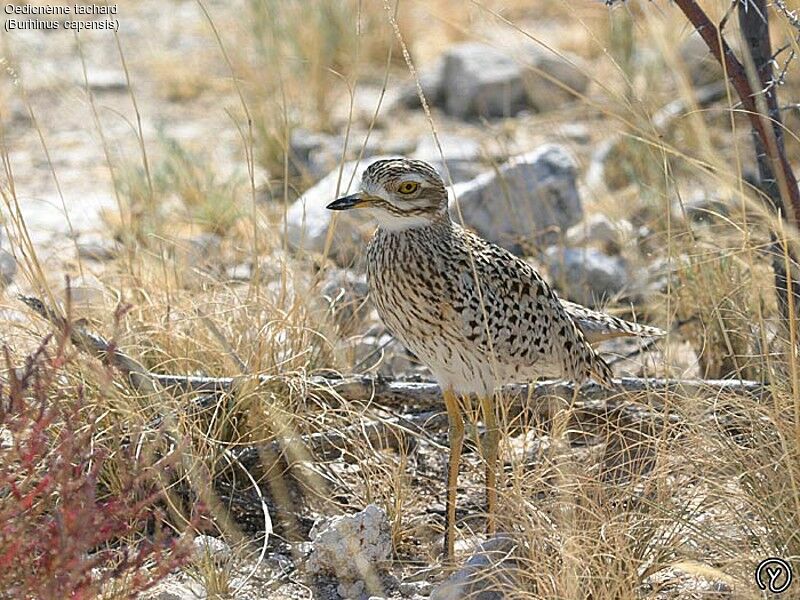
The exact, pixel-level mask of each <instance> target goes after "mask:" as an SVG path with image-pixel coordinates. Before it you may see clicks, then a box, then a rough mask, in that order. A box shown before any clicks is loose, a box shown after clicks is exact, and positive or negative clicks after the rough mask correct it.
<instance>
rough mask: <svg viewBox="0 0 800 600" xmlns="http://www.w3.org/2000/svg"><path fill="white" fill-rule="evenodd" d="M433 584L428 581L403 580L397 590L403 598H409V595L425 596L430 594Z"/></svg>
mask: <svg viewBox="0 0 800 600" xmlns="http://www.w3.org/2000/svg"><path fill="white" fill-rule="evenodd" d="M432 590H433V585H432V584H431V583H430V582H428V581H404V582H403V583H401V584H400V585H399V586H398V589H397V591H398V592H400V595H401V596H402V597H403V598H410V597H411V596H425V597H428V596H430V595H431V591H432Z"/></svg>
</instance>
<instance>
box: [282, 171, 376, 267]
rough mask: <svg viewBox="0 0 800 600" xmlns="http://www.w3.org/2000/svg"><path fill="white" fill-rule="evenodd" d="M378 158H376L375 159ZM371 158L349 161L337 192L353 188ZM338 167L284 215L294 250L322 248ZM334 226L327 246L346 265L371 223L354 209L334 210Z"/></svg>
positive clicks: (364, 238) (333, 196)
mask: <svg viewBox="0 0 800 600" xmlns="http://www.w3.org/2000/svg"><path fill="white" fill-rule="evenodd" d="M375 160H377V158H376V159H375ZM372 162H373V160H362V161H360V162H359V161H350V162H347V163H345V164H344V166H343V168H342V176H341V186H340V187H339V191H338V195H339V196H343V195H345V194H349V193H352V192H354V191H356V190H357V189H358V187H359V185H360V182H361V175H362V173H363V172H364V171H365V170H366V168H367V167H368V166H369V165H370V164H371V163H372ZM339 181H340V179H339V169H334V170H333V171H331V172H330V173H328V175H326V176H325V177H323V178H322V180H321V181H319V182H318V183H317V184H316V185H314V186H313V187H312V188H310V189H308V190H307V191H306V192H305V193H304V194H303V195H302V196H300V198H298V199H297V200H296V201H295V202H294V204H292V206H290V207H289V210H288V212H287V215H286V219H287V228H286V235H287V238H288V241H289V244H291V245H292V247H293V248H294V249H295V250H301V251H305V252H314V253H320V252H322V251H323V250H324V248H325V241H326V239H327V236H328V226H329V224H330V223H331V219H332V217H333V213H332V212H331V211H329V210H328V209H326V208H325V206H327V205H328V204H329V203H331V202H333V201H334V200H336V198H337V190H336V188H337V185H338V184H339ZM336 214H337V217H336V229H335V230H334V233H333V239H332V244H331V246H330V256H331V258H333V259H334V260H335V261H336V262H337V263H338V264H340V265H349V264H351V263H352V262H353V260H354V258H355V257H356V255H357V254H359V253H360V251H361V246H362V245H363V244H364V243H365V242H366V241H367V240H368V239H369V237H370V235H371V234H372V231H373V230H374V225H373V224H371V223H370V222H369V220H368V219H364V218H363V216H362V217H361V218H358V216H357V215H356V214H354V213H353V211H342V212H338V213H336Z"/></svg>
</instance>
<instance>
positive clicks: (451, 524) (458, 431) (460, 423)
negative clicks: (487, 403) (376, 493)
mask: <svg viewBox="0 0 800 600" xmlns="http://www.w3.org/2000/svg"><path fill="white" fill-rule="evenodd" d="M444 404H445V406H446V407H447V418H448V420H449V422H450V428H449V431H448V437H449V442H450V458H449V460H448V465H447V503H446V506H445V508H446V510H445V517H444V528H445V531H444V551H445V554H446V555H447V558H448V560H453V557H454V556H455V543H456V485H457V484H458V465H459V462H460V460H461V450H462V448H463V446H464V418H463V417H462V415H461V409H460V408H459V406H458V398H457V397H456V395H455V393H454V392H453V390H445V391H444Z"/></svg>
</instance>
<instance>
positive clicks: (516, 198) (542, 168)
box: [287, 145, 583, 265]
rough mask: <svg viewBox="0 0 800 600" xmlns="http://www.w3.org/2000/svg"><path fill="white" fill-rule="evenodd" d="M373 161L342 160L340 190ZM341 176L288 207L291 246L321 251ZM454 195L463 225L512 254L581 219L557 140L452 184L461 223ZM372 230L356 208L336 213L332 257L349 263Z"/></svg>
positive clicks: (572, 171) (570, 167)
mask: <svg viewBox="0 0 800 600" xmlns="http://www.w3.org/2000/svg"><path fill="white" fill-rule="evenodd" d="M379 158H382V157H376V158H375V159H374V160H378V159H379ZM371 162H372V160H370V161H362V162H361V163H359V164H357V163H355V162H350V163H345V165H344V169H343V171H342V177H341V186H340V189H339V195H344V194H346V193H351V192H353V191H355V190H357V189H358V187H359V183H360V180H361V175H362V174H363V172H364V170H366V168H367V167H368V166H369V165H370V164H371ZM338 181H339V171H338V169H337V170H334V171H333V172H331V173H330V174H328V175H327V176H326V177H324V178H323V179H322V180H321V181H320V182H319V183H317V184H316V185H315V186H314V187H312V188H311V189H309V190H308V191H307V192H306V193H305V194H303V195H302V196H301V197H300V198H299V199H298V200H297V201H295V203H294V204H293V205H292V206H291V207H290V208H289V211H288V215H287V221H288V227H287V235H288V240H289V243H290V244H291V245H292V246H293V247H294V248H295V249H297V250H301V251H306V252H312V253H319V252H322V251H323V250H324V248H325V243H326V240H327V237H328V228H329V226H332V218H333V217H334V213H332V212H331V211H329V210H327V209H326V208H325V206H326V205H327V204H328V203H330V202H332V201H333V200H335V199H336V197H337V192H336V188H337V182H338ZM351 181H352V183H350V182H351ZM455 197H457V198H458V202H459V207H460V209H461V215H462V216H463V217H464V223H465V224H466V225H467V226H468V227H471V228H473V229H475V230H476V231H477V232H478V233H479V234H480V235H481V236H483V237H485V238H486V239H488V240H489V241H491V242H494V243H497V244H500V245H502V246H504V247H506V248H508V249H510V250H511V251H512V252H520V251H521V249H522V248H523V246H524V245H525V243H526V242H527V241H533V242H535V243H537V244H545V245H547V244H552V243H555V242H557V241H558V240H559V239H560V232H561V231H565V230H566V229H568V228H569V227H570V226H571V225H574V224H575V223H577V222H578V221H580V220H581V218H582V217H583V208H582V204H581V199H580V196H579V194H578V189H577V185H576V167H575V162H574V161H573V159H572V157H571V156H570V155H569V153H568V152H567V151H566V150H565V149H563V148H562V147H561V146H557V145H546V146H542V147H541V148H538V149H536V150H534V151H532V152H529V153H527V154H522V155H519V156H516V157H514V158H512V159H510V160H509V161H508V162H506V163H505V164H503V165H501V166H500V167H499V168H498V169H496V170H492V171H489V172H487V173H483V174H481V175H478V176H477V177H475V178H474V179H471V180H470V181H466V182H462V183H457V184H456V185H455V187H454V189H453V190H451V198H450V207H451V214H452V215H453V218H454V219H455V220H456V221H459V220H460V219H459V216H458V211H456V210H455V209H454V198H455ZM373 231H374V224H373V223H372V222H371V221H370V220H369V219H368V218H364V215H363V213H361V212H360V211H353V212H339V213H336V222H335V229H334V230H333V237H332V243H331V246H330V256H331V257H332V258H333V259H334V260H336V262H337V263H339V264H340V265H349V264H351V263H353V262H354V259H355V258H356V257H357V256H358V255H360V254H361V252H362V250H363V245H364V244H365V243H366V241H367V240H368V239H369V237H370V236H371V235H372V232H373Z"/></svg>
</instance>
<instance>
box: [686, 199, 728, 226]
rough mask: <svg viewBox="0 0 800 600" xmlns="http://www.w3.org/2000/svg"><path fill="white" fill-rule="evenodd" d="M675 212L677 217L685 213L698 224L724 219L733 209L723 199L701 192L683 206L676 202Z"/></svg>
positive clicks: (712, 222) (707, 223) (717, 221)
mask: <svg viewBox="0 0 800 600" xmlns="http://www.w3.org/2000/svg"><path fill="white" fill-rule="evenodd" d="M673 213H674V214H675V216H677V217H680V216H681V215H682V214H685V215H686V217H687V218H688V219H689V220H690V221H692V222H693V223H696V224H698V225H711V224H714V223H719V222H722V221H724V220H725V219H726V217H729V216H730V213H731V211H730V208H729V206H728V205H727V204H726V203H725V202H723V201H722V200H718V199H716V198H709V197H708V196H707V195H705V194H701V195H699V196H698V197H695V198H690V199H689V200H687V201H686V202H685V203H684V205H683V207H681V205H680V204H679V203H678V202H675V203H674V210H673Z"/></svg>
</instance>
